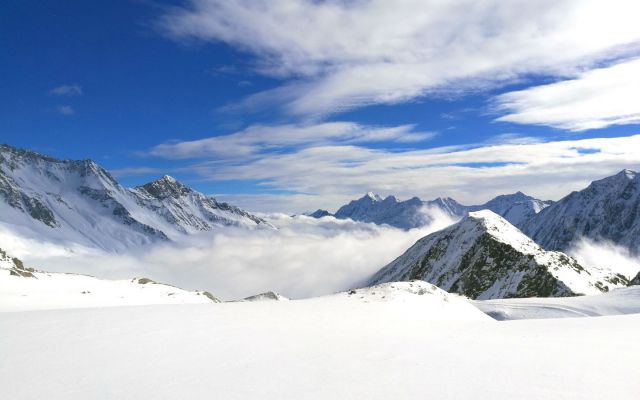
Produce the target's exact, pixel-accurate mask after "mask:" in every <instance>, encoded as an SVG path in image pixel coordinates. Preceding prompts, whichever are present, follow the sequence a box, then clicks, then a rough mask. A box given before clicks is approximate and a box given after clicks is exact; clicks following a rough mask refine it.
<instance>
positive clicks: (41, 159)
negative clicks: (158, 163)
mask: <svg viewBox="0 0 640 400" xmlns="http://www.w3.org/2000/svg"><path fill="white" fill-rule="evenodd" d="M0 222H3V223H8V224H11V225H12V226H14V227H16V229H18V230H20V231H21V232H23V233H25V234H27V235H28V236H30V237H38V238H45V239H47V240H51V241H56V242H61V243H79V244H82V245H86V246H91V247H97V248H101V249H104V250H109V251H119V250H125V249H128V248H132V247H136V246H140V245H145V244H150V243H156V242H162V241H170V240H178V239H180V238H181V237H183V236H185V235H190V234H194V233H197V232H202V231H209V230H212V229H215V228H217V227H223V226H237V227H245V228H259V227H260V228H261V227H266V228H273V227H272V226H271V225H270V224H268V223H267V222H266V221H265V220H263V219H262V218H259V217H257V216H255V215H252V214H250V213H248V212H246V211H244V210H241V209H240V208H237V207H234V206H232V205H229V204H227V203H221V202H218V201H217V200H216V199H215V198H213V197H209V196H205V195H203V194H201V193H198V192H196V191H194V190H192V189H190V188H188V187H187V186H185V185H183V184H182V183H180V182H178V181H177V180H175V179H174V178H172V177H170V176H164V177H162V178H160V179H158V180H156V181H154V182H150V183H148V184H145V185H142V186H138V187H136V188H126V187H124V186H122V185H120V184H119V183H118V182H117V181H116V179H115V178H113V176H111V174H109V173H108V172H107V171H106V170H105V169H104V168H102V167H100V166H99V165H98V164H96V163H95V162H93V161H91V160H80V161H76V160H58V159H55V158H52V157H48V156H45V155H42V154H38V153H35V152H32V151H27V150H20V149H16V148H13V147H10V146H7V145H1V146H0Z"/></svg>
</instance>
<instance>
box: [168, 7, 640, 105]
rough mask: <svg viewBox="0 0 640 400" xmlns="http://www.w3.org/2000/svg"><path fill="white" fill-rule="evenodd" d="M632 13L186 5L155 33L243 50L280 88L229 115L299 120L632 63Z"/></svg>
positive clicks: (636, 36)
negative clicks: (268, 110)
mask: <svg viewBox="0 0 640 400" xmlns="http://www.w3.org/2000/svg"><path fill="white" fill-rule="evenodd" d="M639 13H640V4H639V3H638V2H636V1H633V0H621V1H617V2H614V3H611V2H602V1H598V0H559V1H558V0H541V1H535V2H532V1H525V0H514V1H509V2H504V1H500V0H490V1H482V2H478V1H474V0H457V1H448V2H442V1H437V0H427V1H425V0H399V1H393V2H389V1H386V0H370V1H356V2H344V1H337V0H330V1H322V2H319V1H305V0H268V1H267V0H258V1H255V0H254V1H249V0H239V1H233V2H229V1H223V0H191V1H190V2H189V5H187V6H184V7H176V8H172V9H171V10H170V11H169V12H167V13H166V14H165V15H164V17H163V18H162V19H161V20H160V21H159V22H158V25H159V27H160V29H161V30H162V31H163V32H165V33H166V34H167V35H169V36H170V37H172V38H175V39H177V40H202V41H209V42H218V43H219V42H222V43H227V44H229V45H230V46H234V47H236V48H238V49H241V50H243V51H245V52H248V53H251V54H253V55H254V56H255V63H254V64H255V70H256V71H257V72H258V73H262V74H265V75H269V76H275V77H277V78H280V79H283V80H284V83H283V84H282V85H281V86H280V87H277V88H276V89H273V90H271V91H268V92H264V93H257V94H254V95H253V96H251V97H249V98H247V99H245V100H244V101H243V102H242V103H241V104H240V105H239V106H240V107H250V108H251V107H261V106H265V105H267V106H269V107H272V106H273V103H274V101H277V102H279V103H280V104H281V106H282V107H283V109H284V110H285V111H286V112H288V113H291V114H294V115H307V116H308V115H325V114H328V113H334V112H339V111H343V110H347V109H351V108H355V107H361V106H366V105H369V104H395V103H401V102H406V101H411V100H414V99H416V98H420V97H422V96H426V95H429V94H433V93H441V92H442V91H445V92H446V91H456V90H468V89H478V88H486V87H487V86H488V87H493V86H495V85H500V84H504V83H505V82H509V81H511V80H514V79H519V78H522V77H526V76H528V75H529V74H546V75H555V76H569V77H571V76H574V75H575V74H576V72H577V71H580V70H581V69H583V68H590V67H592V66H593V65H595V64H597V63H598V62H601V61H606V60H612V59H617V58H620V57H626V56H630V55H633V54H637V44H638V42H639V41H640V24H638V23H637V18H636V16H637V15H638V14H639ZM301 32H304V34H301ZM237 106H238V105H236V107H237Z"/></svg>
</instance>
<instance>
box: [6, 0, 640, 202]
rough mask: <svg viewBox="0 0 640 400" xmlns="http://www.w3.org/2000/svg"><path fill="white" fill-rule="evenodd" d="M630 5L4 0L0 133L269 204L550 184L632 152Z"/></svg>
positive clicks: (569, 186) (613, 164)
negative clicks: (368, 192) (376, 194)
mask: <svg viewBox="0 0 640 400" xmlns="http://www.w3.org/2000/svg"><path fill="white" fill-rule="evenodd" d="M638 11H640V10H638V6H637V5H636V4H634V2H633V1H620V2H616V3H614V4H608V5H607V4H604V2H598V1H593V2H591V1H571V0H563V1H553V2H551V1H546V0H545V1H540V2H535V4H531V2H525V1H523V2H518V1H514V2H509V3H508V4H504V3H503V2H500V1H495V2H494V1H487V2H483V4H475V2H471V1H466V0H460V1H451V2H435V1H410V0H402V1H398V2H397V3H394V4H393V5H391V3H390V2H384V1H381V0H373V1H357V2H338V1H327V2H309V1H303V0H274V1H266V0H255V1H244V0H239V1H237V2H224V1H218V0H194V1H173V2H165V1H143V0H138V1H124V0H120V1H113V2H106V3H102V4H97V3H95V2H87V1H69V0H67V1H57V0H52V1H47V2H37V1H32V0H8V1H6V2H4V3H3V6H2V9H1V10H0V46H1V48H2V49H3V53H4V57H3V61H2V64H1V65H2V67H1V72H2V73H1V74H0V89H1V91H0V141H1V142H5V143H8V144H10V145H14V146H18V147H24V148H30V149H34V150H37V151H40V152H43V153H47V154H50V155H52V156H56V157H60V158H74V159H75V158H92V159H95V160H96V161H97V162H99V163H100V164H101V165H103V166H104V167H106V168H107V169H109V170H111V171H112V172H114V174H116V175H117V176H118V177H119V179H120V180H121V181H122V182H123V183H125V184H126V185H136V184H140V183H144V182H146V181H148V180H151V179H154V178H156V177H158V176H159V175H162V174H165V173H168V174H171V175H174V176H176V177H177V178H179V179H182V180H184V181H185V182H186V183H188V184H190V185H191V186H193V187H195V188H196V189H198V190H200V191H203V192H205V193H208V194H215V195H218V196H219V197H221V198H223V199H225V200H229V201H232V202H234V203H237V204H240V205H242V206H245V207H248V208H250V209H255V210H262V211H274V210H281V211H296V212H298V211H303V210H308V209H313V208H316V207H320V206H323V207H325V208H332V207H333V208H335V206H337V205H339V204H340V203H342V202H344V201H346V200H347V199H349V198H352V197H354V196H356V195H358V194H360V193H363V192H365V191H368V190H373V191H376V192H380V193H382V194H384V195H386V194H396V195H399V196H400V197H410V196H413V195H418V196H420V197H423V198H433V197H436V196H445V195H448V196H452V197H455V198H457V199H459V200H460V201H464V202H480V201H484V200H486V199H488V198H489V197H491V196H493V195H496V194H499V193H505V192H514V191H516V190H523V191H525V192H527V193H531V194H534V195H537V196H540V197H546V198H558V197H560V196H561V195H562V194H563V193H566V192H567V191H569V190H573V189H578V188H580V187H581V186H582V185H584V184H585V183H586V182H588V181H589V180H592V179H595V178H598V177H601V176H604V175H606V174H608V173H613V172H615V171H616V170H618V169H620V168H622V167H627V168H637V167H638V162H637V161H636V160H638V159H640V158H638V156H640V154H638V153H639V152H640V148H639V147H638V146H639V144H640V142H638V138H637V137H635V136H633V135H635V134H638V133H640V129H638V128H639V122H640V97H639V94H638V93H640V90H638V89H640V82H638V80H639V79H640V78H638V76H640V62H639V61H638V57H639V56H640V51H639V50H638V49H640V46H639V45H640V27H638V24H637V22H636V21H635V19H634V18H633V16H634V15H638V14H637V12H638ZM590 140H592V141H590ZM593 140H595V141H593ZM506 155H508V156H506Z"/></svg>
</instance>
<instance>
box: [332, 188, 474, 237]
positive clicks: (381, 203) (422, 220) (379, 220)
mask: <svg viewBox="0 0 640 400" xmlns="http://www.w3.org/2000/svg"><path fill="white" fill-rule="evenodd" d="M431 208H438V209H440V210H442V211H443V212H445V213H446V214H448V215H450V216H461V215H462V214H463V213H464V207H463V206H461V205H460V204H459V203H457V202H456V201H455V200H453V199H450V198H438V199H435V200H431V201H422V200H420V199H419V198H417V197H413V198H411V199H409V200H405V201H400V200H398V199H397V198H395V197H394V196H388V197H386V198H384V199H383V198H382V197H380V196H379V195H377V194H374V193H371V192H369V193H367V194H366V195H365V196H363V197H362V198H360V199H358V200H353V201H351V202H350V203H349V204H347V205H344V206H342V207H340V209H338V211H337V212H336V213H335V215H334V216H335V217H336V218H338V219H346V218H350V219H352V220H354V221H360V222H372V223H374V224H379V225H381V224H387V225H391V226H395V227H397V228H401V229H412V228H418V227H421V226H424V225H428V224H429V223H431V221H432V218H433V217H432V216H431V214H430V212H429V211H430V209H431Z"/></svg>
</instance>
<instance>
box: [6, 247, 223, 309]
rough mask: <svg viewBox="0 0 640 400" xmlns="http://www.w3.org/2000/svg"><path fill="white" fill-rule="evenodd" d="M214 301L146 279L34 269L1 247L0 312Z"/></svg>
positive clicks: (200, 294) (205, 295) (205, 294)
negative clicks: (9, 254) (99, 276)
mask: <svg viewBox="0 0 640 400" xmlns="http://www.w3.org/2000/svg"><path fill="white" fill-rule="evenodd" d="M217 301H218V300H217V299H215V298H214V297H213V296H212V295H211V294H209V293H207V292H189V291H186V290H183V289H179V288H176V287H173V286H170V285H164V284H160V283H156V282H153V281H151V280H150V279H146V278H134V279H130V280H117V281H112V280H103V279H98V278H94V277H92V276H88V275H77V274H63V273H49V272H42V271H37V270H34V269H32V268H27V267H25V266H24V265H23V264H22V262H21V261H20V260H18V259H16V258H11V257H9V256H8V255H7V254H6V253H5V252H4V251H3V250H1V249H0V311H26V310H45V309H61V308H82V307H107V306H125V305H143V304H187V303H211V302H217Z"/></svg>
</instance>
